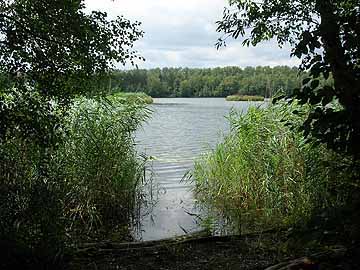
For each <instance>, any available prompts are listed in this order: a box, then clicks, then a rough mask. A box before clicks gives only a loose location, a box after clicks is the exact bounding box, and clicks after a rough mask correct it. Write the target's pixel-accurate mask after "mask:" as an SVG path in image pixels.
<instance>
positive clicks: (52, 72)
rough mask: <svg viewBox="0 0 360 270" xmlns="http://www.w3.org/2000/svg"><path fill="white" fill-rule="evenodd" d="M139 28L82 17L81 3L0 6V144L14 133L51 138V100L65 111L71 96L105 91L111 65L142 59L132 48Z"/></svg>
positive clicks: (22, 0) (24, 0)
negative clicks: (0, 82)
mask: <svg viewBox="0 0 360 270" xmlns="http://www.w3.org/2000/svg"><path fill="white" fill-rule="evenodd" d="M139 26H140V23H139V22H134V23H132V22H130V21H129V20H127V19H125V18H124V17H117V18H116V19H114V20H109V19H108V18H107V14H106V13H104V12H99V11H93V12H91V13H87V12H85V5H84V1H82V0H53V1H43V0H5V1H1V3H0V74H2V77H5V79H2V82H5V85H2V87H1V89H0V117H1V120H0V128H1V130H0V139H1V138H2V139H4V136H8V135H9V132H10V133H11V132H14V131H19V132H18V133H19V134H22V136H25V137H28V136H29V135H31V136H33V137H34V138H36V139H37V140H39V142H43V141H45V137H48V136H49V135H50V134H54V129H57V126H59V123H60V122H61V120H60V119H57V120H56V119H55V120H53V116H54V112H53V110H54V106H52V103H53V102H54V101H55V102H56V104H57V105H58V106H59V107H60V109H61V108H66V107H67V105H68V104H69V101H70V100H71V98H73V97H74V96H76V95H79V94H86V93H91V92H95V91H98V90H99V89H101V88H105V86H104V84H105V83H104V81H105V80H104V79H105V78H107V77H108V76H109V72H110V71H111V70H112V69H113V67H114V65H115V63H121V64H125V63H126V62H127V61H129V62H130V63H132V64H134V60H135V59H136V58H140V59H143V58H142V57H141V56H138V55H137V52H136V51H135V50H134V49H133V44H134V42H135V41H136V40H138V39H139V38H140V37H142V35H143V32H142V31H141V30H140V29H139ZM3 84H4V83H3ZM14 89H16V90H14ZM34 93H36V94H34ZM6 95H10V96H11V97H12V100H13V102H11V103H9V102H8V99H9V97H5V96H6ZM21 104H28V105H26V106H24V105H21ZM36 104H38V105H36ZM40 116H41V117H40ZM47 118H49V119H51V120H48V119H47ZM58 118H59V117H58ZM60 118H61V117H60ZM50 144H51V143H50Z"/></svg>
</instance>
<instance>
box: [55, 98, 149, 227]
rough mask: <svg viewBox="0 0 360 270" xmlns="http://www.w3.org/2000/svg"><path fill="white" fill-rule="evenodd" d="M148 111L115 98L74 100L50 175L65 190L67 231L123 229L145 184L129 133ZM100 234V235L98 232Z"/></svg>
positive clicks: (143, 104)
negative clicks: (62, 140)
mask: <svg viewBox="0 0 360 270" xmlns="http://www.w3.org/2000/svg"><path fill="white" fill-rule="evenodd" d="M149 113H150V111H149V110H148V109H147V107H146V105H145V103H144V102H138V101H137V100H133V101H129V100H127V99H126V100H125V99H122V98H119V97H111V98H100V99H84V98H80V99H78V100H76V101H75V103H74V105H73V107H72V109H71V111H70V113H69V117H68V119H67V121H66V126H67V130H68V133H67V136H66V139H65V143H64V144H63V145H62V146H61V147H60V148H59V149H58V153H57V156H56V158H55V159H54V163H53V166H54V170H53V171H54V173H55V174H56V175H57V177H59V176H61V178H63V179H64V181H65V183H66V188H67V190H68V192H67V194H66V197H65V201H64V202H65V204H64V215H65V219H66V220H68V221H70V223H69V229H72V228H76V229H79V228H80V230H81V231H83V232H84V231H85V232H86V231H88V232H90V231H92V232H95V231H98V230H99V229H101V230H110V231H111V230H113V229H114V228H116V227H118V226H119V225H121V226H123V227H122V228H117V229H120V230H122V229H124V230H125V231H126V228H127V226H128V225H129V222H131V217H132V215H133V214H134V207H135V204H136V196H137V194H138V191H139V187H140V186H141V184H142V183H143V182H144V180H145V179H144V162H145V159H141V158H140V156H139V155H138V154H137V152H136V150H135V142H134V137H133V132H134V131H135V130H136V129H137V128H138V127H139V126H140V125H141V123H142V122H143V121H144V120H146V119H147V117H148V116H149ZM103 232H104V231H102V233H103Z"/></svg>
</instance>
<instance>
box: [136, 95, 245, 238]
mask: <svg viewBox="0 0 360 270" xmlns="http://www.w3.org/2000/svg"><path fill="white" fill-rule="evenodd" d="M154 101H155V102H154V104H153V105H151V109H152V110H153V111H154V112H153V115H152V118H151V119H150V120H149V121H148V123H147V124H145V125H144V126H143V129H142V130H140V131H139V132H138V134H137V141H138V143H139V145H138V149H139V151H140V152H143V153H146V154H147V155H150V156H153V157H154V158H155V160H154V161H153V162H152V166H153V173H154V175H153V181H154V184H155V186H156V189H155V192H154V193H155V194H156V195H158V196H156V197H157V199H158V201H157V203H156V205H155V207H154V208H153V209H152V212H151V214H149V215H147V216H145V217H144V219H143V220H142V222H141V225H140V230H139V232H138V234H137V236H136V237H137V238H138V240H155V239H162V238H167V237H173V236H176V235H183V234H185V233H191V232H195V231H198V230H201V228H200V226H199V225H198V224H197V221H196V219H195V218H194V216H193V215H192V214H196V213H197V210H196V209H195V202H194V198H193V194H192V192H191V183H189V182H187V181H181V180H182V178H183V176H184V174H186V173H187V172H189V171H190V170H191V169H192V168H193V163H194V159H195V158H197V157H199V155H201V153H204V152H206V151H208V150H209V149H211V148H213V147H214V146H215V145H216V143H217V142H219V141H220V139H221V137H222V135H223V134H225V133H226V132H228V130H229V124H228V121H227V120H226V118H225V116H227V115H228V114H229V112H230V110H231V108H235V109H237V110H242V111H245V110H247V108H248V106H249V103H247V102H227V101H225V99H223V98H201V99H200V98H198V99H195V98H161V99H155V100H154ZM143 210H144V211H146V210H145V209H143ZM189 213H190V214H189Z"/></svg>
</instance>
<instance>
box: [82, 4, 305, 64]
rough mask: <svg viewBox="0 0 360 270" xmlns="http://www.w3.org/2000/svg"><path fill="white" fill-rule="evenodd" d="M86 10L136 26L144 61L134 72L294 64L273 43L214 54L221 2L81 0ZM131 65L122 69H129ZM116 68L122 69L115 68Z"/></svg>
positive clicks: (231, 46) (233, 46) (235, 45)
mask: <svg viewBox="0 0 360 270" xmlns="http://www.w3.org/2000/svg"><path fill="white" fill-rule="evenodd" d="M85 3H86V6H87V9H89V10H101V11H105V12H107V13H108V15H109V16H110V17H111V18H112V17H115V16H117V15H124V16H125V17H126V18H128V19H130V20H137V21H140V22H142V29H143V30H144V31H145V35H144V37H143V38H142V39H141V40H140V41H137V42H136V44H135V48H136V49H137V50H138V52H139V53H140V54H141V55H142V56H143V57H145V59H146V61H145V62H139V63H138V65H139V68H155V67H218V66H240V67H246V66H259V65H263V66H264V65H268V66H276V65H289V66H294V65H298V63H299V62H298V60H297V59H295V58H290V56H289V55H290V51H289V49H288V48H285V49H279V48H278V47H277V45H276V43H275V42H266V43H263V44H262V45H260V46H257V47H255V48H254V47H249V48H247V47H242V46H241V40H236V41H230V42H228V46H227V47H226V48H222V49H220V50H216V49H215V46H214V44H215V42H216V40H217V38H219V37H220V34H219V33H217V32H216V31H215V30H216V24H215V22H216V21H217V20H219V19H221V17H222V11H223V8H224V6H225V5H226V4H227V0H115V1H111V0H85ZM130 67H131V66H130V65H129V66H127V68H130ZM119 68H123V67H122V66H119Z"/></svg>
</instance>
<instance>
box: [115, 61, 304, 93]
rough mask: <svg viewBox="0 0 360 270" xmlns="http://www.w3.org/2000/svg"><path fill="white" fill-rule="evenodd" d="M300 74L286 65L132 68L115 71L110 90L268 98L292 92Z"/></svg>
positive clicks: (299, 82) (298, 81) (296, 85)
mask: <svg viewBox="0 0 360 270" xmlns="http://www.w3.org/2000/svg"><path fill="white" fill-rule="evenodd" d="M302 77H303V74H301V73H300V72H299V69H298V68H295V67H287V66H277V67H273V68H271V67H268V66H266V67H246V68H244V69H242V68H240V67H224V68H201V69H200V68H162V69H160V68H156V69H150V70H145V69H134V70H126V71H120V70H118V71H115V72H114V73H113V75H112V78H111V88H112V90H113V92H117V91H122V92H145V93H146V94H148V95H150V96H152V97H226V96H228V95H233V94H240V95H260V96H264V97H269V96H272V95H273V94H274V93H275V92H277V91H278V90H280V89H281V90H282V91H283V92H285V93H286V94H291V93H292V91H293V89H294V88H297V87H299V86H300V84H301V80H302Z"/></svg>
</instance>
